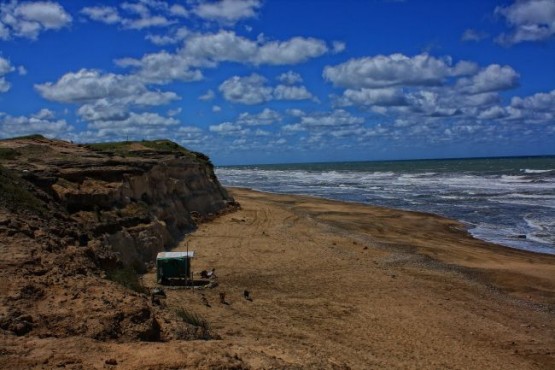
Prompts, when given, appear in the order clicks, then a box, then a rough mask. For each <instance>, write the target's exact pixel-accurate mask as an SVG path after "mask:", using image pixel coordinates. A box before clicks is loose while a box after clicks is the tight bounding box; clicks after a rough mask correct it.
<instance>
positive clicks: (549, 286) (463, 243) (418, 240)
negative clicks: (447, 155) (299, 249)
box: [226, 187, 555, 311]
mask: <svg viewBox="0 0 555 370" xmlns="http://www.w3.org/2000/svg"><path fill="white" fill-rule="evenodd" d="M226 188H227V189H229V190H230V191H231V193H232V194H235V193H241V194H244V193H245V192H246V193H251V194H260V195H262V197H264V196H266V197H267V198H269V199H274V200H275V198H280V197H281V198H282V199H287V198H289V199H297V200H298V201H299V202H305V201H306V202H307V203H311V202H313V203H320V204H326V205H328V206H331V207H332V208H333V207H339V208H342V209H344V208H345V206H351V208H352V210H356V212H354V211H352V210H351V211H350V212H352V214H351V215H350V216H351V217H348V216H347V214H348V212H349V211H347V212H345V213H344V214H343V215H341V216H342V217H343V218H344V220H339V219H337V218H336V219H335V220H332V221H331V222H329V220H326V219H325V218H322V217H318V215H317V212H310V211H307V210H304V211H305V212H306V215H308V216H309V217H312V218H314V219H316V220H318V221H319V222H323V223H326V222H328V223H331V224H332V225H331V226H332V227H336V228H337V227H339V228H340V229H342V230H341V231H343V230H345V229H348V230H349V229H350V230H354V231H357V232H362V233H363V234H367V236H368V237H370V238H371V239H373V242H375V243H377V244H378V245H379V247H381V248H386V249H387V248H388V247H389V248H392V247H393V248H401V249H403V250H407V251H409V253H415V254H418V255H420V256H425V257H428V258H431V259H432V260H434V261H436V262H439V263H442V264H446V265H453V266H456V267H460V268H465V269H471V270H473V271H474V272H477V273H478V274H479V275H483V276H484V278H485V279H483V280H484V282H485V283H487V284H491V286H493V287H496V288H499V289H502V290H504V291H506V292H509V293H510V294H512V295H514V296H515V297H519V298H526V299H531V300H532V301H533V302H534V303H539V304H540V305H544V304H547V305H548V306H549V307H550V308H549V309H550V310H554V311H555V255H552V254H547V253H540V252H532V251H528V250H523V249H517V248H511V247H507V246H504V245H501V244H497V243H492V242H488V241H485V240H482V239H478V238H476V237H474V236H473V235H472V234H471V233H470V232H469V231H468V229H467V227H466V224H465V223H464V222H462V221H459V220H454V219H450V218H448V217H445V216H442V215H437V214H434V213H426V212H421V211H411V210H403V209H397V208H388V207H383V206H375V205H370V204H365V203H359V202H349V201H341V200H335V199H328V198H323V197H316V196H311V195H298V194H281V193H272V192H265V191H259V190H256V189H251V188H245V187H226ZM289 201H290V200H289ZM367 215H375V216H378V217H380V218H385V219H386V221H388V220H387V219H388V218H389V219H398V218H402V217H403V215H405V216H408V217H409V218H414V219H415V221H416V222H419V221H420V220H422V221H425V223H429V222H432V223H434V222H436V223H437V225H438V226H439V227H440V230H439V232H437V230H436V232H435V234H429V235H430V236H431V239H429V240H426V239H427V237H426V235H424V236H419V235H418V234H419V230H418V225H415V226H413V228H412V232H415V233H416V235H412V236H409V237H402V238H399V235H402V234H403V232H410V231H411V229H410V228H407V229H406V230H405V229H403V228H401V229H402V230H395V227H394V225H392V224H390V225H389V227H392V228H393V230H391V231H390V232H389V235H386V234H388V233H387V232H385V233H384V232H383V230H380V232H379V233H378V235H376V234H375V233H372V232H371V230H369V229H371V228H369V227H368V225H365V224H364V223H362V224H361V223H359V222H358V221H357V219H360V218H361V217H363V216H367ZM384 215H385V216H384ZM411 216H413V217H411ZM349 223H351V225H348V224H349ZM357 223H358V225H356V227H354V228H353V227H352V224H357ZM386 225H387V224H386ZM382 227H383V225H382ZM399 231H402V232H399ZM369 232H370V234H369ZM442 237H443V238H445V239H444V240H441V239H439V242H440V243H439V244H438V238H442ZM441 242H443V243H445V244H446V246H442V245H441ZM514 275H519V276H520V277H521V278H522V280H524V281H521V282H519V281H518V279H515V278H514ZM532 282H536V283H538V287H542V288H545V291H542V290H541V288H538V287H533V286H532Z"/></svg>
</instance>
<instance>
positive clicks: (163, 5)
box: [81, 0, 186, 30]
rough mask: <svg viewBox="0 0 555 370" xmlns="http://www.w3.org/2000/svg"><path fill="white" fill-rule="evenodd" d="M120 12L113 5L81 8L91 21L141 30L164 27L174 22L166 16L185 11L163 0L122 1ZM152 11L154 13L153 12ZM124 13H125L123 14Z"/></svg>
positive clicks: (181, 13)
mask: <svg viewBox="0 0 555 370" xmlns="http://www.w3.org/2000/svg"><path fill="white" fill-rule="evenodd" d="M120 9H121V12H120V11H119V10H118V9H117V8H116V7H113V6H90V7H85V8H83V9H81V14H83V15H85V16H87V17H89V18H90V19H91V20H93V21H97V22H102V23H106V24H120V25H121V26H122V27H123V28H127V29H137V30H141V29H143V28H150V27H165V26H169V25H172V24H174V23H176V21H175V20H172V19H169V18H168V17H167V16H179V17H182V16H183V11H186V10H185V8H183V7H182V6H180V5H174V6H172V7H170V6H169V5H168V3H167V2H165V1H152V0H149V1H146V0H139V2H135V3H132V2H123V3H121V4H120ZM153 11H154V12H156V14H153ZM124 13H125V14H124Z"/></svg>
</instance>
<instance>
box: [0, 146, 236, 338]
mask: <svg viewBox="0 0 555 370" xmlns="http://www.w3.org/2000/svg"><path fill="white" fill-rule="evenodd" d="M0 180H1V181H0V252H1V253H2V265H1V268H0V278H1V279H2V282H3V285H2V294H1V303H0V328H1V329H2V331H3V332H2V333H3V334H5V335H14V334H15V335H37V336H40V337H49V336H54V337H64V336H72V335H82V336H87V337H92V338H96V339H120V340H136V339H139V340H163V339H171V338H172V337H175V336H176V333H181V334H180V335H181V336H185V337H187V335H188V334H187V333H186V331H187V330H186V329H187V328H181V329H176V325H177V324H176V323H177V321H176V318H175V314H174V313H172V312H166V311H165V310H163V309H162V308H161V307H157V306H153V305H152V304H151V302H150V300H149V299H148V297H147V296H146V295H145V294H141V287H140V285H139V284H138V283H137V281H136V280H137V279H136V273H142V272H145V271H146V270H147V269H148V268H149V266H152V263H153V262H154V259H155V256H156V254H157V253H158V252H160V251H162V250H167V249H169V248H171V247H173V246H174V245H175V244H176V243H177V242H178V241H179V240H181V239H182V238H183V236H184V235H185V233H186V232H188V231H190V230H193V229H194V228H195V227H196V225H197V224H198V223H199V222H202V221H205V220H209V219H211V218H214V217H216V216H217V215H218V214H221V213H223V212H228V211H231V210H234V209H235V208H237V206H238V205H237V204H236V203H235V202H234V200H233V198H232V197H230V196H229V195H228V193H227V192H226V190H225V189H224V188H223V187H222V186H221V185H220V183H219V182H218V179H217V178H216V176H215V175H214V171H213V166H212V164H211V163H210V161H209V159H208V158H207V157H206V156H204V155H203V154H201V153H195V152H191V151H188V150H186V149H184V148H182V147H180V146H178V145H177V144H175V143H172V142H170V141H165V140H159V141H149V142H123V143H107V144H91V145H75V144H72V143H68V142H65V141H58V140H48V139H45V138H43V137H41V136H31V137H25V138H17V139H10V140H3V141H0ZM117 282H120V283H123V284H124V285H126V286H127V288H126V287H123V286H122V285H121V284H118V283H117ZM128 288H133V289H135V291H133V290H130V289H128ZM162 319H163V320H162Z"/></svg>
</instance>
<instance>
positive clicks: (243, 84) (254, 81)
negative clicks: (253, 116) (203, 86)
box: [219, 74, 273, 105]
mask: <svg viewBox="0 0 555 370" xmlns="http://www.w3.org/2000/svg"><path fill="white" fill-rule="evenodd" d="M265 84H266V79H265V78H264V77H262V76H260V75H258V74H252V75H250V76H247V77H239V76H233V77H231V78H230V79H228V80H226V81H224V82H223V83H222V84H221V85H220V87H219V90H220V92H221V93H222V94H223V96H224V98H225V99H226V100H229V101H232V102H234V103H242V104H249V105H252V104H260V103H264V102H266V101H269V100H271V99H272V92H273V89H272V88H271V87H268V86H266V85H265Z"/></svg>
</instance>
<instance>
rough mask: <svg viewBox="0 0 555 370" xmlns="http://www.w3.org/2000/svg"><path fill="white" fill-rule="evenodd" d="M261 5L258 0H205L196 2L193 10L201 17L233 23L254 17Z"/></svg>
mask: <svg viewBox="0 0 555 370" xmlns="http://www.w3.org/2000/svg"><path fill="white" fill-rule="evenodd" d="M261 6H262V2H261V1H260V0H219V1H206V2H200V3H198V4H197V5H196V7H195V8H194V9H193V12H194V13H195V14H196V15H197V16H198V17H200V18H203V19H207V20H211V21H217V22H220V23H223V24H234V23H236V22H237V21H240V20H242V19H247V18H253V17H255V16H256V12H257V10H258V9H259V8H260V7H261Z"/></svg>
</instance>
